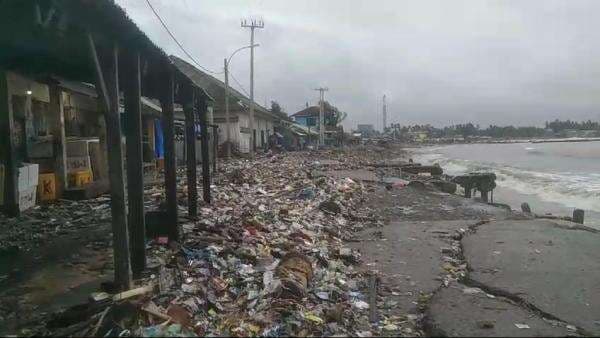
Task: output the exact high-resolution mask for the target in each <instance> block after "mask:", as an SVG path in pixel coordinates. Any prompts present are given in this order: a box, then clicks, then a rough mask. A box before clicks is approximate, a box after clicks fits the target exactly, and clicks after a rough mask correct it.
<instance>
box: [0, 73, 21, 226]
mask: <svg viewBox="0 0 600 338" xmlns="http://www.w3.org/2000/svg"><path fill="white" fill-rule="evenodd" d="M6 76H7V72H6V69H4V68H1V67H0V149H2V151H1V152H0V156H1V160H2V162H1V163H2V165H3V168H4V169H0V170H3V171H4V173H3V174H4V175H0V176H4V181H3V182H0V187H2V186H3V187H4V191H3V192H4V195H3V196H2V198H0V200H3V201H2V202H3V210H4V213H5V214H6V215H7V216H9V217H15V216H19V214H20V212H19V187H18V170H17V154H16V153H15V152H16V149H15V142H14V141H15V135H14V131H15V128H14V118H13V110H12V100H11V97H10V94H9V91H8V78H7V77H6ZM0 193H2V191H0Z"/></svg>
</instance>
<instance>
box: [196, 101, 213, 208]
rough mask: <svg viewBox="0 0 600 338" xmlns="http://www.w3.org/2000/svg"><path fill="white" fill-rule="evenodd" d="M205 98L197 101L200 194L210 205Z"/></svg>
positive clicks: (206, 106) (206, 105) (206, 107)
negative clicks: (198, 114)
mask: <svg viewBox="0 0 600 338" xmlns="http://www.w3.org/2000/svg"><path fill="white" fill-rule="evenodd" d="M206 101H207V98H206V97H204V96H202V97H199V99H198V111H199V113H200V137H201V139H202V143H201V144H200V147H201V150H202V192H203V195H204V202H206V203H210V157H209V154H208V121H207V115H208V104H207V102H206Z"/></svg>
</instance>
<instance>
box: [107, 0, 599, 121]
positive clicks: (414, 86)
mask: <svg viewBox="0 0 600 338" xmlns="http://www.w3.org/2000/svg"><path fill="white" fill-rule="evenodd" d="M150 1H151V3H152V4H153V5H154V7H155V9H156V10H157V11H158V12H159V14H160V15H161V16H162V17H163V19H164V20H165V22H166V23H167V25H168V26H169V28H170V29H171V31H172V32H173V33H174V34H175V36H176V37H177V38H178V39H179V41H180V42H181V43H182V44H183V45H184V47H185V48H186V49H187V50H188V51H189V52H190V53H191V54H192V55H193V56H194V57H195V59H196V60H198V62H200V63H201V64H202V65H203V66H205V67H207V68H209V69H211V70H215V71H222V69H223V58H224V57H226V56H229V54H231V52H233V51H234V50H235V49H237V48H239V47H242V46H245V45H248V44H249V40H250V32H249V30H248V29H247V28H241V27H240V19H243V18H262V19H263V20H264V22H265V28H264V29H261V30H257V33H256V43H259V44H260V47H258V48H257V49H256V57H255V70H256V72H255V98H256V101H257V102H258V103H260V104H264V103H265V101H266V102H270V101H271V100H276V101H278V102H280V104H281V105H282V106H283V107H284V109H285V110H286V111H287V112H288V113H294V112H296V111H298V110H300V109H302V108H303V107H304V106H305V104H306V102H308V103H309V104H316V102H317V100H318V92H316V91H314V90H313V89H314V88H316V87H318V86H326V87H329V89H330V90H329V92H327V93H326V99H327V100H328V101H330V102H331V103H332V104H334V105H336V106H337V107H338V108H340V109H341V110H343V111H346V112H347V113H348V118H347V121H345V123H344V125H346V126H347V127H355V126H356V124H357V123H373V124H374V125H375V126H376V127H377V128H380V127H381V124H382V122H381V97H382V96H383V94H386V95H387V98H388V121H389V122H399V123H401V124H407V123H431V124H433V125H436V126H441V125H449V124H454V123H464V122H468V121H472V122H475V123H479V124H481V125H482V126H484V125H487V124H490V123H495V124H500V125H506V124H518V125H528V124H541V123H543V121H544V120H548V119H554V118H571V119H588V118H590V119H596V120H600V20H599V19H598V13H600V1H595V0H589V1H585V0H562V1H558V0H536V1H534V0H513V1H483V0H470V1H467V0H464V1H462V0H452V1H448V0H438V1H429V0H413V1H402V0H389V1H384V0H381V1H377V0H371V1H363V0H328V1H323V0H297V1H292V0H254V1H251V0H230V1H228V0H212V1H209V0H150ZM117 3H118V4H120V5H121V6H122V7H124V8H125V10H126V11H127V13H128V14H129V15H130V16H131V17H132V19H133V20H134V21H135V22H136V23H137V24H138V25H139V26H140V28H141V29H142V30H143V31H145V32H146V34H148V36H149V37H150V38H151V39H152V40H153V41H154V42H155V43H156V44H157V45H159V46H160V47H162V48H163V49H165V50H166V51H167V53H170V54H175V55H178V56H180V57H182V58H184V59H186V60H188V61H189V59H187V58H186V57H185V55H184V54H183V53H182V52H181V51H180V50H179V49H178V47H177V45H176V44H175V43H174V42H173V41H172V40H171V38H170V37H169V35H168V34H167V32H166V31H165V30H164V29H163V28H162V27H161V25H160V23H159V22H158V20H157V19H156V17H154V15H153V13H152V12H151V10H150V8H149V7H148V5H147V4H146V1H145V0H117ZM249 63H250V62H249V52H248V51H242V52H240V53H239V54H237V55H236V56H235V57H234V59H233V61H232V62H231V69H232V70H231V71H232V73H233V75H234V77H235V78H236V79H237V80H239V82H240V83H241V85H242V86H243V87H244V88H245V89H246V90H249V68H250V67H249ZM217 77H218V78H220V79H222V78H223V77H222V75H218V76H217ZM230 82H233V81H230ZM232 85H233V86H235V87H236V88H238V89H239V88H240V87H239V86H238V85H237V84H236V83H235V82H233V83H232Z"/></svg>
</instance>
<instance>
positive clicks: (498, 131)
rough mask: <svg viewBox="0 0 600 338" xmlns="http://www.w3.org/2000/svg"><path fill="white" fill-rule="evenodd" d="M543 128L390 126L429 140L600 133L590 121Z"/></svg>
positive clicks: (549, 124) (599, 127) (556, 123)
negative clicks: (585, 132)
mask: <svg viewBox="0 0 600 338" xmlns="http://www.w3.org/2000/svg"><path fill="white" fill-rule="evenodd" d="M544 125H545V128H540V127H532V126H525V127H515V126H512V125H510V126H497V125H493V124H492V125H489V126H487V127H485V128H481V126H480V125H478V124H473V123H471V122H469V123H464V124H455V125H451V126H446V127H443V128H436V127H434V126H432V125H430V124H423V125H419V124H415V125H411V126H399V125H397V124H396V125H392V129H393V130H398V131H399V132H400V133H401V134H403V135H406V133H408V132H426V133H427V134H428V135H429V137H430V138H444V137H445V138H450V137H465V138H466V137H476V136H488V137H493V138H517V137H525V138H527V137H543V136H548V134H557V133H560V132H562V131H565V130H569V129H575V130H598V131H600V123H599V122H594V121H591V120H588V121H581V122H577V121H571V120H566V121H561V120H558V119H556V120H554V121H551V122H550V121H546V122H545V124H544Z"/></svg>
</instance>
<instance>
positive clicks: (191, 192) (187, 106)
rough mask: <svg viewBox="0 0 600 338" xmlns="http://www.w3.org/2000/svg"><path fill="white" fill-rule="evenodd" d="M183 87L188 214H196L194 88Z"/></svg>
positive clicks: (196, 179)
mask: <svg viewBox="0 0 600 338" xmlns="http://www.w3.org/2000/svg"><path fill="white" fill-rule="evenodd" d="M187 86H188V87H187V88H185V90H186V94H187V95H185V98H184V100H185V101H186V102H185V103H184V107H183V112H184V114H185V144H186V147H185V150H186V157H185V158H186V163H187V186H188V216H189V217H193V218H195V217H196V216H198V187H197V181H198V175H197V173H196V166H197V164H196V123H195V119H194V106H195V105H194V102H195V96H196V95H195V89H194V88H192V87H191V85H187Z"/></svg>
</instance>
